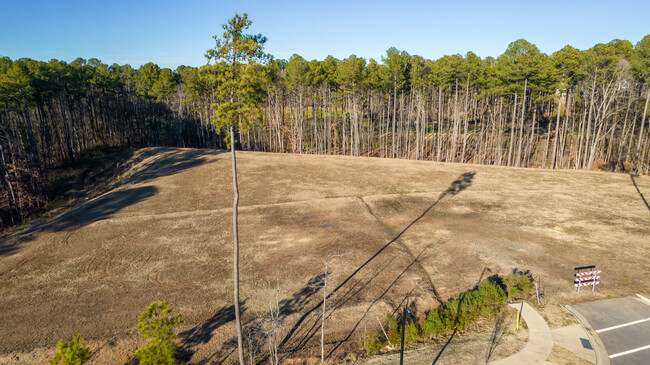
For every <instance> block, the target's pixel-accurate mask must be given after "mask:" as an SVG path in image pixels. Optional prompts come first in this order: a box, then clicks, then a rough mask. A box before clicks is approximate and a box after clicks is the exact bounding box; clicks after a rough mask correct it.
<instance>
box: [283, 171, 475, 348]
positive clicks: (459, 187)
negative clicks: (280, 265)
mask: <svg viewBox="0 0 650 365" xmlns="http://www.w3.org/2000/svg"><path fill="white" fill-rule="evenodd" d="M475 175H476V173H475V172H466V173H464V174H462V175H460V176H459V177H458V178H457V179H456V180H454V181H453V182H452V183H451V185H450V186H449V187H448V188H447V189H446V190H445V191H443V192H442V193H441V194H440V196H439V197H438V199H436V201H435V202H433V203H432V204H431V205H430V206H429V207H428V208H427V209H425V210H424V211H423V212H422V214H420V215H419V216H418V217H417V218H415V219H414V220H413V221H412V222H411V223H410V224H408V225H407V226H406V227H405V228H404V229H403V230H402V231H401V232H400V233H398V234H397V235H395V236H394V237H393V238H392V239H391V240H390V241H388V243H386V244H385V245H384V246H382V247H381V248H380V249H379V250H378V251H377V252H376V253H375V254H373V255H372V256H371V257H370V258H368V259H367V260H366V261H365V262H364V263H363V264H361V265H360V266H359V267H358V268H357V269H355V270H354V271H353V272H352V273H351V274H350V275H349V276H348V277H347V278H345V279H344V280H343V281H342V282H341V283H340V284H339V285H338V286H337V287H336V288H334V289H333V290H332V291H331V292H330V293H329V294H328V296H327V299H330V298H332V297H333V296H334V295H336V294H337V293H338V292H339V290H341V289H342V288H343V287H344V286H345V285H346V284H347V283H348V282H350V281H351V280H352V279H353V278H354V277H355V276H356V275H357V274H358V273H359V272H360V271H361V270H363V269H364V268H365V267H366V266H368V264H370V262H372V261H373V260H374V259H376V258H377V256H379V255H380V254H381V253H382V252H384V251H385V250H386V249H387V248H388V247H389V246H391V245H392V244H393V243H394V242H396V241H398V240H399V239H400V238H401V237H402V236H403V235H404V233H405V232H406V231H407V230H408V229H409V228H411V227H412V226H413V225H414V224H416V223H417V222H418V221H420V220H421V219H422V218H423V217H424V216H425V215H426V214H427V213H428V212H429V211H430V210H431V209H433V208H434V207H435V206H436V205H438V203H440V201H442V199H443V198H445V197H446V196H447V195H452V196H454V195H457V194H458V193H460V192H462V191H463V190H465V189H467V188H468V187H470V186H471V185H472V182H473V180H474V176H475ZM422 252H424V250H423V251H422ZM422 252H421V253H420V254H419V255H418V257H416V258H415V259H414V260H413V262H412V263H410V264H409V265H408V266H407V267H406V269H405V270H404V271H403V272H402V273H401V274H400V275H399V276H398V277H397V279H399V277H401V276H402V275H403V274H404V272H406V271H407V270H408V269H409V268H410V267H411V266H412V265H414V264H416V263H419V261H418V259H419V257H420V255H421V254H422ZM397 279H396V280H395V281H393V283H392V284H391V285H390V286H391V287H392V286H393V285H394V284H395V283H396V282H397ZM371 280H372V279H371ZM388 289H390V287H389V288H388ZM388 289H387V290H386V291H385V292H384V294H386V292H387V291H388ZM384 294H382V296H383V295H384ZM348 300H349V297H348ZM375 302H376V301H375ZM322 304H323V303H322V301H320V302H319V303H318V304H316V305H315V306H314V307H313V308H311V309H310V310H309V311H307V312H306V313H304V314H303V315H302V316H301V317H300V318H299V319H298V321H297V322H296V323H295V324H294V325H293V327H292V328H291V330H289V332H288V333H287V335H286V336H285V337H284V339H283V340H282V341H281V342H280V346H279V347H280V349H283V348H285V347H286V346H288V345H289V342H290V341H292V342H293V346H292V348H293V349H292V351H297V350H299V349H300V348H301V347H303V346H304V345H306V344H307V342H308V341H309V339H311V338H312V337H313V336H314V334H315V333H316V332H317V331H318V326H317V323H318V321H319V318H320V317H319V318H315V319H313V323H310V322H312V321H311V320H309V317H310V316H311V315H312V313H314V312H315V311H316V310H318V309H319V308H320V307H321V306H322ZM359 323H360V322H359ZM357 326H358V323H357ZM357 326H355V329H356V327H357ZM303 327H306V328H303ZM353 332H354V330H353V331H352V332H350V333H349V334H348V336H347V338H350V337H351V336H352V333H353ZM298 333H303V335H302V336H300V337H299V338H296V335H298ZM339 346H340V343H339ZM336 348H338V346H336ZM336 348H335V349H336ZM333 351H334V350H332V351H330V353H329V355H328V356H331V355H332V353H333Z"/></svg>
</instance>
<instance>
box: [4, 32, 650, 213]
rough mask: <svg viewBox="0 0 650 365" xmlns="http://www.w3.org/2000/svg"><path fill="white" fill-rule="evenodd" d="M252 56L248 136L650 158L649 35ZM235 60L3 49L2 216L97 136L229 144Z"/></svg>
mask: <svg viewBox="0 0 650 365" xmlns="http://www.w3.org/2000/svg"><path fill="white" fill-rule="evenodd" d="M238 67H240V69H239V70H236V72H238V73H239V74H240V75H243V76H242V77H243V78H244V79H245V80H247V82H246V83H245V86H246V87H248V88H250V90H249V91H251V92H248V93H246V94H245V95H254V97H247V98H246V100H237V102H238V103H240V104H241V105H240V106H242V105H243V106H245V107H248V108H250V110H249V113H250V115H251V116H252V118H251V120H252V122H251V123H246V124H245V125H243V128H240V129H239V130H238V131H235V133H236V134H238V135H239V140H238V141H236V146H237V147H238V148H241V149H244V150H255V151H270V152H291V153H312V154H343V155H350V156H374V157H386V158H406V159H419V160H431V161H440V162H463V163H475V164H490V165H503V166H516V167H537V168H551V169H553V168H562V169H567V168H570V169H592V168H595V167H600V168H602V169H605V170H610V171H625V172H632V170H635V172H640V173H645V174H647V173H648V172H649V171H650V154H649V150H650V146H649V143H650V138H649V135H650V133H649V132H648V128H644V126H645V123H646V122H647V114H648V100H649V99H650V35H647V36H645V37H644V38H643V39H642V40H641V41H640V42H638V43H637V44H636V46H633V45H632V43H631V42H629V41H626V40H613V41H611V42H609V43H601V44H597V45H595V46H594V47H592V48H590V49H588V50H584V51H580V50H578V49H576V48H573V47H571V46H566V47H564V48H562V49H561V50H559V51H557V52H555V53H553V54H552V55H546V54H544V53H542V52H540V50H539V49H538V48H537V47H536V46H535V45H533V44H531V43H529V42H527V41H525V40H517V41H515V42H512V43H511V44H510V45H509V46H508V48H507V49H506V51H505V52H504V53H503V54H502V55H500V56H498V57H497V58H492V57H487V58H485V59H481V58H480V57H478V56H476V55H475V54H473V53H472V52H469V53H467V54H466V55H465V56H461V55H452V56H444V57H442V58H440V59H438V60H428V59H424V58H422V57H419V56H414V55H409V54H408V53H407V52H405V51H399V50H397V49H395V48H390V49H389V50H387V51H386V55H385V56H384V57H382V60H381V62H378V61H375V60H373V59H371V60H368V61H367V60H365V59H363V58H359V57H357V56H354V55H352V56H350V57H348V58H346V59H344V60H338V59H335V58H333V57H327V58H326V59H325V60H322V61H319V60H312V61H307V60H305V59H303V58H302V57H300V56H299V55H294V56H292V57H291V58H290V59H289V60H271V61H269V62H267V63H266V64H264V65H262V64H257V65H252V66H251V65H246V64H241V65H239V66H238ZM233 72H235V70H233V69H232V68H230V67H228V66H227V65H225V64H224V63H217V64H214V65H205V66H202V67H200V68H195V67H187V66H180V67H178V68H177V69H175V70H171V69H168V68H160V67H158V66H157V65H155V64H153V63H147V64H145V65H143V66H142V67H140V68H139V69H133V68H132V67H130V66H129V65H124V66H120V65H117V64H113V65H110V66H109V65H106V64H103V63H101V62H100V61H99V60H97V59H90V60H84V59H77V60H75V61H73V62H71V63H66V62H63V61H58V60H51V61H49V62H42V61H35V60H31V59H19V60H11V59H9V58H7V57H3V58H0V183H1V186H2V197H1V198H0V199H1V200H0V224H1V225H2V226H6V225H11V224H17V223H19V222H22V221H23V219H24V218H25V217H26V216H27V215H29V214H31V213H33V212H36V211H38V210H39V209H41V208H42V207H43V206H44V204H45V203H46V202H47V201H48V188H47V185H48V184H47V178H48V177H47V176H48V174H47V173H48V171H49V169H51V168H53V167H56V166H60V165H62V164H65V163H67V162H71V161H74V160H76V159H78V158H79V157H80V156H81V154H82V153H83V151H84V150H87V149H89V148H93V147H97V146H126V147H144V146H177V147H198V148H226V147H228V138H227V137H226V136H227V135H228V133H225V132H226V131H224V130H221V129H219V128H217V127H215V126H214V125H215V124H214V123H213V119H214V117H213V113H214V109H211V106H212V105H214V104H217V103H218V102H219V101H221V100H220V98H224V97H227V96H224V93H223V92H219V90H220V88H222V87H223V85H224V84H225V83H226V80H228V79H229V76H228V75H229V73H233ZM242 87H243V86H242ZM242 95H244V94H242Z"/></svg>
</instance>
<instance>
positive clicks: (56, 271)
mask: <svg viewBox="0 0 650 365" xmlns="http://www.w3.org/2000/svg"><path fill="white" fill-rule="evenodd" d="M238 167H239V173H240V193H241V201H240V202H241V215H240V227H241V233H240V235H241V242H242V247H241V250H242V267H241V275H242V300H244V301H245V304H244V308H245V311H244V319H245V321H247V322H248V323H254V322H255V321H256V319H257V318H260V316H263V315H264V314H265V313H266V312H267V311H268V302H269V298H272V297H273V296H274V293H275V290H274V287H275V283H276V282H277V281H276V279H277V278H279V279H280V280H279V282H280V300H281V305H282V310H283V320H284V322H283V326H284V327H283V328H285V331H286V332H285V334H284V337H283V340H284V341H283V344H284V345H283V346H284V350H286V351H288V350H291V349H295V348H297V347H301V348H305V349H307V350H305V351H306V352H305V356H311V355H310V351H312V350H311V347H310V346H312V344H314V339H315V338H316V337H318V336H316V337H314V336H315V333H316V332H317V331H318V328H319V327H318V325H317V323H318V319H319V317H318V311H317V310H315V309H316V308H317V307H316V306H317V305H318V303H319V300H320V298H322V295H321V293H320V292H319V291H318V289H317V287H318V280H319V279H318V278H319V277H320V275H321V274H322V273H323V260H322V259H323V257H325V256H327V255H329V254H332V253H347V255H345V256H343V257H342V258H341V259H340V260H337V262H336V263H335V264H334V265H333V266H332V272H333V273H334V274H333V276H332V278H331V283H332V288H333V289H332V290H336V296H335V299H334V300H335V302H333V303H332V304H333V307H332V308H334V309H335V311H334V312H333V314H332V316H331V317H330V319H329V320H328V321H329V322H330V323H329V326H328V328H329V330H328V333H327V338H328V339H329V340H328V341H329V344H328V346H329V349H330V350H331V352H332V354H333V355H332V356H336V355H337V354H338V353H342V352H343V350H344V349H345V347H346V346H352V347H356V346H358V342H359V339H360V336H361V335H362V333H363V331H364V328H374V327H376V326H377V324H376V323H377V321H376V317H375V316H383V315H385V314H386V313H387V312H390V311H392V310H394V309H395V308H396V307H397V306H399V304H400V303H401V302H402V300H403V299H404V297H405V295H406V294H407V293H411V298H412V299H413V301H414V303H415V305H416V306H417V310H416V312H419V313H422V312H424V311H425V310H427V309H428V308H431V307H433V306H436V305H439V301H438V300H437V299H436V298H438V299H439V300H440V301H445V300H447V299H448V298H450V297H453V296H456V295H458V294H459V293H460V292H462V291H465V290H468V289H470V288H472V287H473V286H474V285H476V283H477V282H478V281H479V280H480V279H481V278H483V279H485V278H486V277H488V276H491V275H495V274H500V275H504V274H507V273H509V272H512V271H513V270H521V271H527V270H530V272H531V273H532V274H533V275H535V276H536V277H538V276H541V279H542V287H543V291H544V293H545V297H544V301H545V304H546V307H545V308H543V309H542V310H541V313H542V314H543V315H545V316H546V317H547V320H548V322H549V325H550V326H551V328H556V327H562V326H566V325H567V323H566V321H567V317H568V318H569V319H570V316H569V315H568V314H566V313H564V311H563V310H562V309H559V307H557V306H555V304H557V303H569V304H571V303H575V302H577V301H585V300H593V299H602V298H606V297H607V295H612V296H624V295H628V294H629V293H630V292H631V291H638V292H642V293H648V292H650V280H647V278H649V277H650V268H649V267H648V266H647V237H649V236H650V214H649V213H650V212H649V211H648V209H647V207H646V206H645V204H644V203H643V201H642V199H641V198H640V196H639V194H638V192H637V190H636V188H635V187H634V185H633V184H632V181H631V180H630V177H629V176H627V175H621V174H611V173H599V172H585V171H543V170H526V169H514V168H503V167H487V166H471V165H460V164H438V163H432V162H425V161H404V160H384V159H373V158H350V157H341V156H338V157H329V156H306V155H282V154H264V153H247V152H242V153H239V154H238ZM231 178H232V177H231V175H230V156H229V155H228V154H223V153H219V152H213V151H201V150H189V149H164V148H153V149H144V150H141V151H138V152H136V153H135V154H134V156H132V158H131V160H130V161H129V168H128V169H126V172H125V173H124V174H123V175H121V176H120V178H119V179H118V181H117V183H116V187H115V188H114V189H112V190H110V191H108V192H107V193H106V194H104V195H101V196H98V197H97V198H95V199H91V200H89V201H88V202H86V203H85V204H82V205H81V206H79V207H78V208H77V209H74V210H72V211H69V212H67V213H65V214H64V215H62V216H59V217H54V218H53V219H51V220H44V221H40V222H35V223H34V224H33V225H31V226H30V227H27V229H25V230H24V231H21V232H13V233H11V234H6V235H4V236H3V237H1V238H2V239H1V240H0V245H1V247H0V252H1V254H0V306H1V307H2V308H3V310H2V311H0V334H1V335H2V341H0V354H4V355H6V356H11V354H13V353H28V352H30V351H32V350H34V349H35V348H43V350H42V352H43V353H47V351H51V347H52V346H54V345H55V344H56V342H57V341H58V339H60V338H71V337H72V336H73V335H74V334H76V333H81V334H82V336H84V338H86V339H88V340H89V341H91V343H94V344H96V345H94V346H96V347H97V348H101V350H100V351H99V355H98V356H99V358H100V359H105V360H103V361H106V362H118V361H123V360H124V359H125V358H126V356H127V355H128V353H129V352H132V350H133V349H135V348H136V346H137V345H138V340H137V335H136V323H137V317H138V315H139V313H141V312H142V310H143V309H144V308H145V307H146V305H148V304H149V303H150V302H152V301H154V300H167V301H169V302H170V304H171V306H172V307H173V308H174V309H175V310H177V311H179V312H181V313H182V314H183V317H184V319H185V321H186V326H185V327H184V331H185V332H183V334H182V336H181V337H182V339H183V341H184V344H185V349H186V351H187V353H188V354H189V355H188V357H189V359H191V361H192V362H200V361H203V360H206V361H207V359H210V361H214V360H215V359H225V358H227V357H228V356H230V354H231V351H232V341H231V340H232V339H233V336H234V326H233V325H232V321H231V318H232V308H231V307H232V303H231V292H232V279H231V264H232V261H231V260H232V233H231V224H232V223H231V217H232V216H231V208H230V206H231V202H232V188H231V185H230V184H231ZM635 179H636V183H637V185H638V186H639V189H640V191H642V192H646V195H648V194H649V192H650V179H649V178H648V177H645V176H644V177H639V178H635ZM585 264H596V265H597V266H598V267H599V268H602V269H603V272H604V273H606V276H605V275H603V280H602V284H601V285H600V287H599V288H598V289H597V290H596V292H594V293H591V292H585V293H580V295H575V293H574V288H573V287H572V284H571V282H572V275H573V267H575V266H582V265H585ZM556 307H557V309H555V310H554V309H553V308H556ZM502 342H503V343H504V344H505V343H507V341H502ZM487 346H488V345H485V347H487ZM477 351H478V350H477ZM312 352H313V353H314V355H317V354H318V353H319V349H318V348H317V347H313V351H312ZM484 352H485V351H483V350H481V351H480V354H481V356H483V355H482V354H484ZM503 355H506V353H503ZM477 356H478V355H477ZM0 360H1V358H0ZM0 362H1V361H0ZM28 362H29V361H28Z"/></svg>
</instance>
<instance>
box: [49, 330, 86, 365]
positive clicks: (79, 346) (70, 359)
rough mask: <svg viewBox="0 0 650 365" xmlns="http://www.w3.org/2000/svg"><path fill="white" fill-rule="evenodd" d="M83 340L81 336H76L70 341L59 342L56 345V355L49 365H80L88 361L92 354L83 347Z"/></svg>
mask: <svg viewBox="0 0 650 365" xmlns="http://www.w3.org/2000/svg"><path fill="white" fill-rule="evenodd" d="M83 344H84V339H83V338H81V335H76V336H75V337H73V338H72V341H70V342H69V343H68V342H65V341H63V340H60V341H59V343H58V344H57V345H56V354H55V355H54V357H53V358H52V359H50V360H48V362H47V363H48V364H50V365H81V364H83V363H85V362H86V361H88V360H90V356H91V355H92V352H91V351H90V349H89V348H88V347H85V346H84V345H83Z"/></svg>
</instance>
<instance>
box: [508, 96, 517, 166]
mask: <svg viewBox="0 0 650 365" xmlns="http://www.w3.org/2000/svg"><path fill="white" fill-rule="evenodd" d="M516 118H517V93H515V101H514V104H513V106H512V120H511V122H510V141H509V143H510V148H509V149H508V166H512V149H513V147H514V142H515V120H516Z"/></svg>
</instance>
